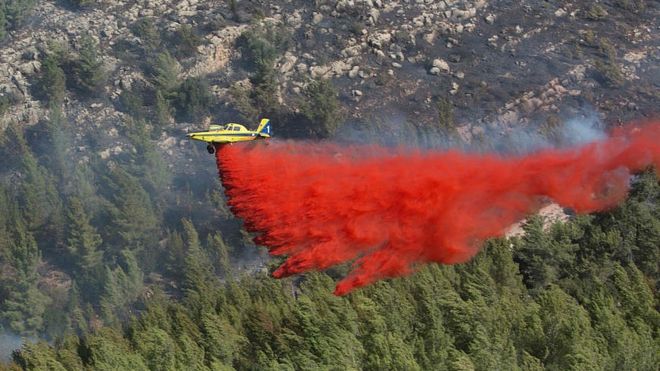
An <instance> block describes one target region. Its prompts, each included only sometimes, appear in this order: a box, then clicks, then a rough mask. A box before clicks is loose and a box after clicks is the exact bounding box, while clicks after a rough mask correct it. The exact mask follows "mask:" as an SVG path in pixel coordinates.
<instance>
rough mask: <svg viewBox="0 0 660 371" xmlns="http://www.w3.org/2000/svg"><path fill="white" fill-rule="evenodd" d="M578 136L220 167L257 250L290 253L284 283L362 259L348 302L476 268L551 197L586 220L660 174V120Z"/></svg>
mask: <svg viewBox="0 0 660 371" xmlns="http://www.w3.org/2000/svg"><path fill="white" fill-rule="evenodd" d="M566 126H567V127H568V128H571V123H570V122H568V123H567V124H566ZM572 130H574V131H575V132H576V133H580V132H582V134H583V135H582V137H574V138H577V139H576V140H577V143H586V144H582V145H581V146H577V147H574V148H566V149H542V150H539V151H536V152H533V153H530V154H526V155H518V156H513V155H509V156H504V155H493V154H478V153H465V152H460V151H456V150H447V151H427V152H421V151H418V150H412V149H404V148H383V147H379V146H366V145H363V146H340V145H336V144H331V143H306V142H277V141H270V142H266V143H264V142H259V143H251V144H247V145H237V146H224V147H222V148H221V149H220V150H219V151H218V153H217V162H218V169H219V171H220V174H221V177H222V181H223V184H224V186H225V188H226V194H227V197H228V202H229V205H230V206H231V208H232V210H233V212H234V213H235V214H236V215H237V216H238V217H240V218H242V219H243V220H244V222H245V226H246V228H247V229H248V230H249V231H251V232H256V233H257V234H258V237H257V238H256V240H255V242H257V243H259V244H263V245H265V246H267V247H268V248H269V250H270V252H271V254H273V255H286V256H287V257H288V258H287V260H286V261H285V263H284V264H283V265H282V266H280V267H279V269H277V270H276V271H275V272H274V273H273V275H274V276H275V277H285V276H289V275H292V274H297V273H302V272H305V271H308V270H322V269H327V268H329V267H331V266H333V265H337V264H341V263H344V262H353V270H352V272H351V273H350V274H349V275H348V277H346V278H345V279H343V280H342V281H341V282H339V284H338V285H337V287H336V290H335V293H336V294H338V295H343V294H346V293H348V292H350V291H351V290H353V289H355V288H358V287H361V286H364V285H368V284H370V283H372V282H374V281H376V280H379V279H383V278H388V277H398V276H402V275H407V274H410V273H412V272H414V271H415V269H416V268H417V267H418V266H419V265H420V264H425V263H429V262H436V263H443V264H455V263H462V262H465V261H467V260H469V259H470V258H472V257H473V256H474V255H475V254H476V253H477V252H478V250H479V248H480V247H481V245H482V243H483V241H484V240H486V239H488V238H491V237H497V236H501V235H503V233H504V231H505V230H506V228H507V227H509V226H510V225H511V224H513V223H515V222H516V221H518V220H520V219H522V218H524V217H525V216H526V215H528V214H530V213H533V212H535V211H537V210H538V209H539V208H540V207H541V206H542V205H544V204H545V203H547V202H548V201H549V200H553V201H554V202H556V203H558V204H560V205H562V206H564V207H570V208H572V209H574V210H575V211H576V212H579V213H589V212H594V211H598V210H603V209H607V208H610V207H612V206H615V205H616V204H617V203H619V202H620V201H622V200H623V199H624V197H625V196H626V193H627V190H628V185H629V179H630V175H631V173H633V172H637V171H641V170H643V169H644V168H646V167H648V166H650V165H654V166H656V168H657V167H658V166H660V140H658V138H660V123H650V124H646V125H642V126H636V127H633V126H631V127H628V128H624V129H619V130H616V131H614V132H612V133H611V134H610V136H609V137H601V136H599V133H598V131H597V130H596V129H594V130H595V131H592V132H590V131H588V130H587V131H585V130H584V128H583V125H576V126H575V127H574V129H572ZM580 138H582V139H580ZM599 138H600V140H596V139H599ZM594 140H596V141H594Z"/></svg>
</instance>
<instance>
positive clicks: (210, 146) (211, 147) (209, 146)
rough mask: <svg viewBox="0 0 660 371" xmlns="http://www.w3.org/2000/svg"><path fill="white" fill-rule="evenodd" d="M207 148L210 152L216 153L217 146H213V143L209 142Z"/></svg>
mask: <svg viewBox="0 0 660 371" xmlns="http://www.w3.org/2000/svg"><path fill="white" fill-rule="evenodd" d="M206 150H207V151H208V152H209V153H210V154H214V153H215V146H213V144H209V145H208V146H206Z"/></svg>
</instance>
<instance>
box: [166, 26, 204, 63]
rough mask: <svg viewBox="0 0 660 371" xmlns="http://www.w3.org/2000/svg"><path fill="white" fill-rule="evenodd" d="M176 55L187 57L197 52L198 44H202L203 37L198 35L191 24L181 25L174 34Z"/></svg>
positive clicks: (173, 41) (173, 42)
mask: <svg viewBox="0 0 660 371" xmlns="http://www.w3.org/2000/svg"><path fill="white" fill-rule="evenodd" d="M171 41H172V44H173V45H174V51H175V55H176V56H177V57H179V58H186V57H189V56H191V55H193V54H195V53H197V46H199V45H201V43H202V39H201V38H200V37H199V36H197V34H196V33H195V31H194V30H193V28H192V26H191V25H186V24H184V25H181V27H179V29H178V30H177V31H176V32H175V33H174V35H173V36H172V40H171Z"/></svg>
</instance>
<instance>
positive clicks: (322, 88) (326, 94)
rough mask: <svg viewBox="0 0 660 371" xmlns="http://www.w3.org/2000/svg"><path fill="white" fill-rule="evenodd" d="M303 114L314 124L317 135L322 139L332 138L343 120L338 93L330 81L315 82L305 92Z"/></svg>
mask: <svg viewBox="0 0 660 371" xmlns="http://www.w3.org/2000/svg"><path fill="white" fill-rule="evenodd" d="M304 97H305V100H304V102H303V103H302V107H301V113H302V114H303V115H304V116H305V117H306V118H307V119H308V120H310V121H311V123H312V124H314V128H315V129H316V130H315V131H316V134H317V135H318V136H320V137H322V138H326V137H330V136H332V135H333V134H334V133H335V131H336V130H337V128H338V127H339V120H340V118H341V116H340V113H339V100H338V99H337V91H336V90H335V87H334V86H333V85H332V82H331V81H330V80H324V79H321V80H314V81H312V82H310V83H309V85H307V87H306V88H305V91H304Z"/></svg>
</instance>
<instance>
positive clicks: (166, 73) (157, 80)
mask: <svg viewBox="0 0 660 371" xmlns="http://www.w3.org/2000/svg"><path fill="white" fill-rule="evenodd" d="M152 69H153V72H152V75H153V82H154V85H156V90H157V91H159V92H161V94H162V95H163V97H164V98H166V99H171V98H173V93H174V91H175V90H176V88H177V86H178V85H179V73H181V65H180V64H179V62H178V61H177V60H176V59H175V58H174V57H172V56H171V55H170V53H169V52H168V51H164V52H162V53H160V54H159V55H158V57H156V59H155V61H154V65H153V67H152Z"/></svg>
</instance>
